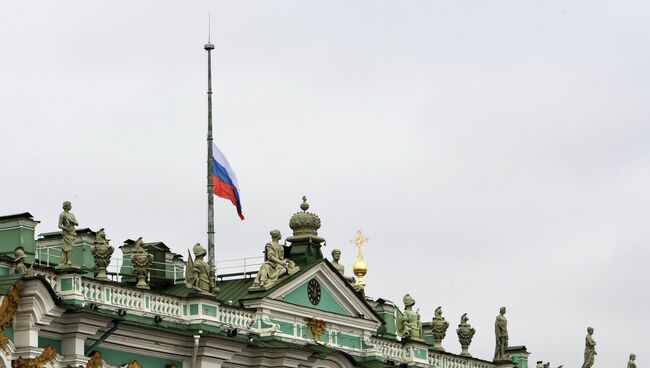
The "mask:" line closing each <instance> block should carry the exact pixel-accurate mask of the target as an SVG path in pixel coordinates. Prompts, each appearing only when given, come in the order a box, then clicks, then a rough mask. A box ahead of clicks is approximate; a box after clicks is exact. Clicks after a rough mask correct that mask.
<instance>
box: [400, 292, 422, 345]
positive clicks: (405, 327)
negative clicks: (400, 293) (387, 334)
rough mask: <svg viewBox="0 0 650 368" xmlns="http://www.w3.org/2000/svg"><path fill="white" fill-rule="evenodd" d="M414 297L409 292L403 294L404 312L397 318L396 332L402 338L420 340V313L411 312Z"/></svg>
mask: <svg viewBox="0 0 650 368" xmlns="http://www.w3.org/2000/svg"><path fill="white" fill-rule="evenodd" d="M414 305H415V299H413V297H412V296H410V295H409V294H406V295H404V314H402V316H401V317H400V318H398V319H397V333H399V335H400V336H401V337H402V338H411V339H416V340H422V322H421V321H420V314H419V313H417V312H413V306H414Z"/></svg>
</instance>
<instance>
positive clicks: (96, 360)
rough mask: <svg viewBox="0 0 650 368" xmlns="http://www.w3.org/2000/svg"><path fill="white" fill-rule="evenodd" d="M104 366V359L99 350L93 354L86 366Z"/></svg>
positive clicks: (99, 367)
mask: <svg viewBox="0 0 650 368" xmlns="http://www.w3.org/2000/svg"><path fill="white" fill-rule="evenodd" d="M103 367H104V361H103V360H102V353H100V352H99V351H96V352H95V354H93V356H92V357H90V359H89V360H88V363H87V364H86V368H103Z"/></svg>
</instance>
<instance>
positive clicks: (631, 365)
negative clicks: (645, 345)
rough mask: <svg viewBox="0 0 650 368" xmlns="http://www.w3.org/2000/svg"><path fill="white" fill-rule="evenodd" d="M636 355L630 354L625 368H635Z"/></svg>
mask: <svg viewBox="0 0 650 368" xmlns="http://www.w3.org/2000/svg"><path fill="white" fill-rule="evenodd" d="M635 360H636V354H630V360H629V361H628V362H627V368H636V363H635V362H634V361H635Z"/></svg>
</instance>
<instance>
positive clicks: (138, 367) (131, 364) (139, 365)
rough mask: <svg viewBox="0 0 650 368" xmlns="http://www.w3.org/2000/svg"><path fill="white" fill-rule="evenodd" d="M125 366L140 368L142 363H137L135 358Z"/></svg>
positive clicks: (127, 367)
mask: <svg viewBox="0 0 650 368" xmlns="http://www.w3.org/2000/svg"><path fill="white" fill-rule="evenodd" d="M126 368H142V365H141V364H140V363H138V361H137V360H134V361H132V362H131V363H129V364H127V365H126Z"/></svg>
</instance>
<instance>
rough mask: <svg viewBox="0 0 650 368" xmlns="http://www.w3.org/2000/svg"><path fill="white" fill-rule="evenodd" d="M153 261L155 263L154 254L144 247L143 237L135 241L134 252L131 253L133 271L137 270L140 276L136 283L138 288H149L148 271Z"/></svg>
mask: <svg viewBox="0 0 650 368" xmlns="http://www.w3.org/2000/svg"><path fill="white" fill-rule="evenodd" d="M151 263H153V254H151V253H149V252H147V250H146V249H144V247H143V242H142V237H140V238H138V240H136V241H135V245H134V247H133V253H131V264H132V265H133V271H135V274H136V275H137V277H138V282H137V283H136V284H135V287H137V288H138V289H149V285H148V284H147V271H148V270H149V266H151Z"/></svg>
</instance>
